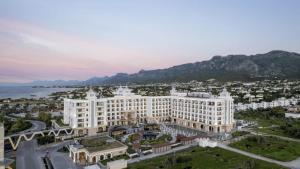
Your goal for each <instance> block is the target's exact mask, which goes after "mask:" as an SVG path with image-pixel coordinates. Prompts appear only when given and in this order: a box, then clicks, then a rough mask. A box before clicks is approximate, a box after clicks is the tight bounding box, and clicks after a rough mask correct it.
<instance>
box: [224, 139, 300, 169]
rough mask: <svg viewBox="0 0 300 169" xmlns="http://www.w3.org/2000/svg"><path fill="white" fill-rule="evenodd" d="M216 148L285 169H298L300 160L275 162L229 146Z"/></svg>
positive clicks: (299, 168)
mask: <svg viewBox="0 0 300 169" xmlns="http://www.w3.org/2000/svg"><path fill="white" fill-rule="evenodd" d="M218 147H220V148H223V149H225V150H229V151H233V152H236V153H239V154H243V155H245V156H248V157H251V158H255V159H259V160H263V161H267V162H270V163H275V164H278V165H281V166H285V167H288V168H292V169H300V158H298V159H296V160H294V161H290V162H282V161H277V160H273V159H270V158H266V157H262V156H259V155H256V154H252V153H249V152H246V151H242V150H239V149H236V148H233V147H229V146H227V145H225V144H221V143H218Z"/></svg>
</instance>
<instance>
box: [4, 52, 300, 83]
mask: <svg viewBox="0 0 300 169" xmlns="http://www.w3.org/2000/svg"><path fill="white" fill-rule="evenodd" d="M274 51H282V52H289V53H297V52H293V51H284V50H271V51H269V52H266V53H256V54H250V55H245V56H246V57H249V56H253V55H257V54H267V53H270V52H274ZM297 54H299V53H297ZM234 55H244V54H228V55H226V56H223V55H215V56H221V57H227V56H234ZM215 56H212V57H210V58H209V59H206V60H202V61H208V60H211V59H212V58H213V57H215ZM202 61H200V62H202ZM196 62H197V61H196ZM191 63H195V62H189V63H181V64H180V65H184V64H191ZM173 66H178V65H172V66H170V67H173ZM170 67H168V68H170ZM158 69H167V68H157V69H147V70H145V69H140V70H138V71H136V72H132V73H125V72H117V73H115V74H112V75H110V76H108V75H104V76H93V77H88V78H87V79H81V80H80V79H68V80H66V79H53V80H39V79H37V80H33V81H28V82H1V81H0V86H1V85H2V86H6V85H8V86H9V85H17V86H18V85H26V84H30V85H31V83H38V82H55V81H79V82H82V81H86V80H90V79H92V78H105V77H111V76H115V75H117V74H119V73H125V74H134V73H138V72H139V71H142V70H143V71H151V70H158ZM33 85H34V84H33Z"/></svg>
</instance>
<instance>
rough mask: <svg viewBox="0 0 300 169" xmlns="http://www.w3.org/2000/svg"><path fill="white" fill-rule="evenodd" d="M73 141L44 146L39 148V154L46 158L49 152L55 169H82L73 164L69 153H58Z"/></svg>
mask: <svg viewBox="0 0 300 169" xmlns="http://www.w3.org/2000/svg"><path fill="white" fill-rule="evenodd" d="M72 142H73V141H65V142H60V143H56V144H51V145H48V146H43V147H41V148H38V150H37V151H38V152H39V154H40V155H43V156H45V155H46V153H47V152H49V158H50V161H51V162H52V164H53V167H54V169H82V167H80V166H78V165H76V164H74V163H73V161H72V160H71V158H70V157H69V153H60V152H57V150H59V149H60V148H62V147H64V146H65V145H69V144H70V143H72Z"/></svg>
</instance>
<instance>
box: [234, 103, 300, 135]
mask: <svg viewBox="0 0 300 169" xmlns="http://www.w3.org/2000/svg"><path fill="white" fill-rule="evenodd" d="M285 112H286V110H285V109H283V108H281V107H275V108H269V109H257V110H251V109H250V110H246V111H241V112H239V113H236V114H235V118H236V119H243V120H248V121H256V122H257V123H258V126H259V127H263V128H255V130H256V131H259V132H263V133H267V134H274V135H279V136H284V137H291V138H297V139H300V120H299V119H293V118H285V115H284V113H285Z"/></svg>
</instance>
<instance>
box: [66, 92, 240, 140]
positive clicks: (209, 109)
mask: <svg viewBox="0 0 300 169" xmlns="http://www.w3.org/2000/svg"><path fill="white" fill-rule="evenodd" d="M114 94H115V96H114V97H107V98H103V97H100V98H97V95H96V93H95V92H94V91H92V90H89V91H88V92H87V97H86V99H85V100H78V99H64V123H65V124H69V126H70V127H72V128H73V129H75V131H76V132H77V133H78V134H89V135H93V134H95V133H96V132H102V131H105V130H107V128H108V127H110V126H114V125H130V124H135V123H137V122H165V121H168V122H172V123H175V124H178V125H181V126H185V127H189V128H194V129H198V130H202V131H206V132H215V133H218V132H229V131H230V130H231V129H232V128H233V126H234V119H233V114H234V109H233V108H234V105H233V99H232V97H231V96H230V94H229V93H228V92H227V91H226V90H225V89H224V90H223V92H221V93H220V95H219V96H212V95H209V94H207V93H190V94H186V93H179V92H177V91H176V90H175V88H172V90H171V91H170V96H141V95H136V94H134V93H132V92H131V90H130V89H128V88H127V87H120V88H118V89H117V90H116V91H115V93H114Z"/></svg>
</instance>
